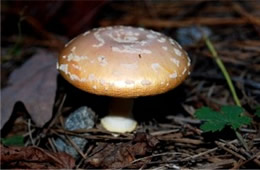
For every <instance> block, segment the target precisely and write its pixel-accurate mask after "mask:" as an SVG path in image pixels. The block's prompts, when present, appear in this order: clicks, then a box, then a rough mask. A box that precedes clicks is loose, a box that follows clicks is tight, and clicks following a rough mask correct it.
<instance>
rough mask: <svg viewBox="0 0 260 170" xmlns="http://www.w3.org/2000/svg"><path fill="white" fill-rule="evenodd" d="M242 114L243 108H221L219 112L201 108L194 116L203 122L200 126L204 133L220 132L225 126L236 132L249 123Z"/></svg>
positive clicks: (248, 119) (247, 118)
mask: <svg viewBox="0 0 260 170" xmlns="http://www.w3.org/2000/svg"><path fill="white" fill-rule="evenodd" d="M243 112H244V110H243V108H242V107H239V106H222V107H221V109H220V111H219V112H217V111H214V110H212V109H211V108H209V107H202V108H200V109H198V110H197V111H196V112H195V116H196V118H198V119H200V120H202V121H204V123H203V124H202V125H201V126H200V128H201V129H202V130H203V131H204V132H216V131H221V130H222V129H223V128H224V127H225V126H230V127H231V128H232V129H234V130H235V131H236V130H237V128H239V127H241V126H242V125H248V124H250V123H251V119H250V118H249V117H247V116H245V115H243Z"/></svg>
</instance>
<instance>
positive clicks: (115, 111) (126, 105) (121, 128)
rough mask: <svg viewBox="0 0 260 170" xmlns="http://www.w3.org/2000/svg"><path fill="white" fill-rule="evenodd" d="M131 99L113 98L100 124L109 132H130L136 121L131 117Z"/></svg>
mask: <svg viewBox="0 0 260 170" xmlns="http://www.w3.org/2000/svg"><path fill="white" fill-rule="evenodd" d="M132 108H133V99H129V98H128V99H124V98H113V99H112V101H111V103H110V106H109V114H108V116H105V117H104V118H102V119H101V124H102V126H103V127H104V128H105V129H106V130H108V131H111V132H119V133H125V132H132V131H133V130H134V129H135V128H136V126H137V122H136V121H135V120H134V119H132Z"/></svg>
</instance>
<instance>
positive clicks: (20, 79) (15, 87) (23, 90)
mask: <svg viewBox="0 0 260 170" xmlns="http://www.w3.org/2000/svg"><path fill="white" fill-rule="evenodd" d="M56 60H57V58H56V56H55V54H53V53H50V52H47V51H43V50H38V51H37V53H36V54H35V55H34V56H32V57H31V58H30V59H29V60H28V61H26V62H25V63H24V64H23V65H22V66H21V67H20V68H18V69H16V70H15V71H13V73H12V74H11V75H10V78H9V82H8V84H10V85H9V86H7V87H6V88H4V89H3V90H2V96H1V97H2V99H1V100H2V101H1V104H2V107H1V117H2V119H1V129H2V127H3V126H4V124H5V123H6V122H7V121H8V120H9V118H10V116H11V113H12V110H13V107H14V105H15V103H16V102H18V101H22V102H23V103H24V105H25V107H26V109H27V111H28V112H29V114H30V116H31V117H32V119H33V121H34V122H35V123H36V125H37V126H40V127H41V126H43V125H44V124H45V123H46V122H47V121H49V120H50V118H51V117H52V109H53V104H54V99H55V93H56V84H57V82H56V78H57V74H58V71H57V70H56Z"/></svg>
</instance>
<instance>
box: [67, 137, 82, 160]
mask: <svg viewBox="0 0 260 170" xmlns="http://www.w3.org/2000/svg"><path fill="white" fill-rule="evenodd" d="M64 136H65V137H66V139H67V140H68V141H69V143H70V144H71V145H72V146H73V148H74V149H75V150H76V151H77V152H78V153H79V154H80V156H82V158H84V159H86V158H87V157H86V156H85V155H84V154H83V152H82V151H81V150H80V148H79V147H78V145H77V144H75V142H74V141H73V140H72V139H71V138H70V137H69V136H68V135H66V134H64Z"/></svg>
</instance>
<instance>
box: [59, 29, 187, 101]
mask: <svg viewBox="0 0 260 170" xmlns="http://www.w3.org/2000/svg"><path fill="white" fill-rule="evenodd" d="M57 68H58V69H59V71H60V73H61V74H62V76H63V77H64V78H65V79H66V80H67V81H69V82H70V83H71V84H73V85H74V86H76V87H78V88H79V89H82V90H84V91H87V92H89V93H94V94H98V95H106V96H114V97H137V96H148V95H155V94H160V93H164V92H166V91H168V90H170V89H173V88H174V87H176V86H177V85H179V84H180V83H181V82H182V81H183V80H184V79H185V78H186V77H187V75H188V74H189V68H190V59H189V57H188V55H187V53H186V52H185V51H184V50H183V49H182V48H181V46H180V45H179V44H178V43H177V42H176V41H174V40H173V39H171V38H169V37H167V36H165V35H163V34H161V33H159V32H155V31H152V30H147V29H143V28H135V27H129V26H113V27H104V28H98V29H93V30H90V31H87V32H85V33H83V34H81V35H79V36H77V37H76V38H74V39H72V40H71V41H70V42H69V43H68V44H66V45H65V48H64V50H63V51H62V52H61V54H60V56H59V62H58V64H57Z"/></svg>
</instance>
